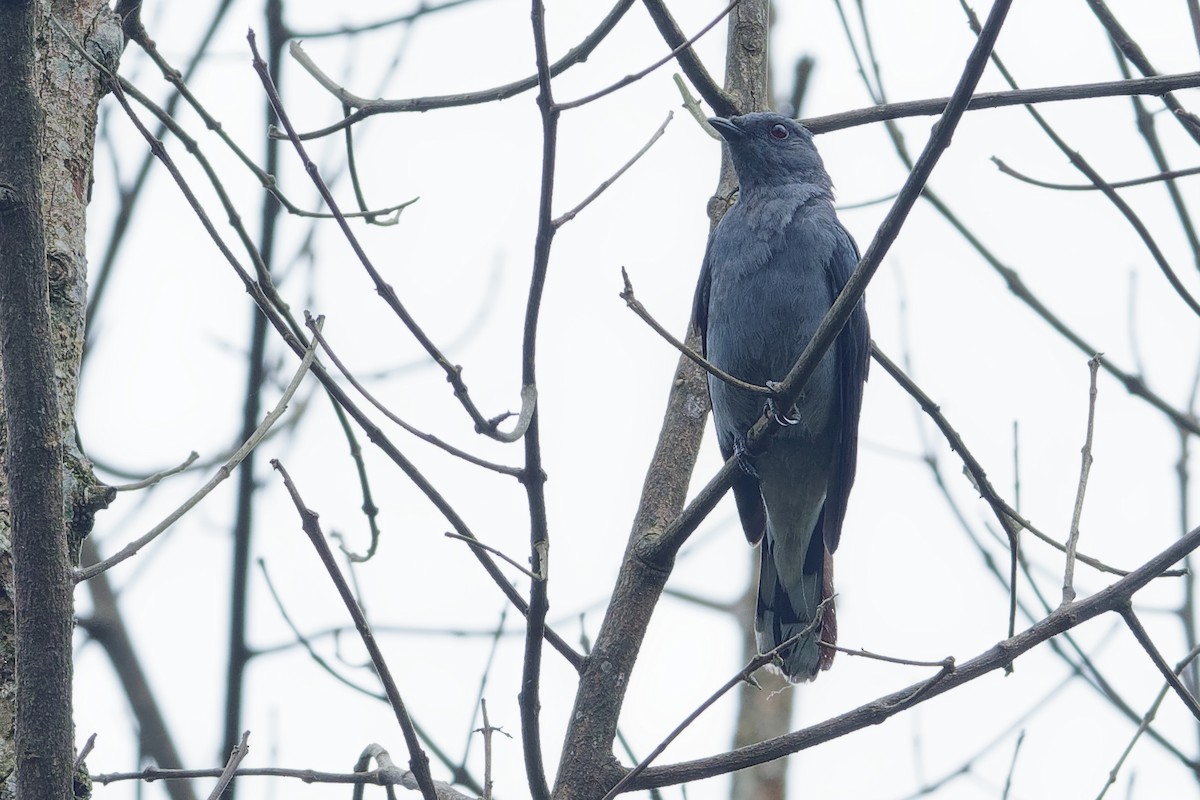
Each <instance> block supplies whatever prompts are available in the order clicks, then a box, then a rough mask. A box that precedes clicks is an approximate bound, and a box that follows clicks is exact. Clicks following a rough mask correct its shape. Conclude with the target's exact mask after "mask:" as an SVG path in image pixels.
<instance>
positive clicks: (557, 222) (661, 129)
mask: <svg viewBox="0 0 1200 800" xmlns="http://www.w3.org/2000/svg"><path fill="white" fill-rule="evenodd" d="M739 1H740V0H739ZM559 108H560V110H561V108H562V106H559ZM674 118H675V112H674V111H669V112H667V118H666V119H665V120H663V124H662V125H659V126H658V130H656V131H655V132H654V135H652V136H651V137H650V141H648V142H646V143H645V144H644V145H642V149H641V150H638V151H637V152H636V153H634V154H633V158H631V159H629V160H628V161H626V162H625V164H624V165H623V166H622V167H621V168H620V169H618V170H617V171H616V172H614V173H613V175H612V177H610V178H608V179H606V180H604V181H602V182H601V183H600V185H599V186H597V187H596V189H595V191H593V192H592V193H591V194H589V195H588V196H587V197H585V198H583V201H582V202H580V203H579V205H577V206H575V207H574V208H572V209H571V210H570V211H568V212H566V213H565V214H563V215H561V216H559V217H556V218H555V219H554V222H553V223H552V224H553V225H554V227H556V228H558V227H561V226H562V225H564V224H565V223H567V222H570V221H571V220H573V219H575V217H577V216H578V215H579V212H580V211H583V209H585V208H587V206H588V205H589V204H590V203H591V202H592V201H593V200H595V199H596V198H597V197H599V196H600V195H601V194H602V193H603V192H604V190H605V189H607V188H608V187H609V186H612V185H613V183H615V182H616V180H617V179H618V178H620V177H621V176H622V175H624V174H625V172H626V170H628V169H629V168H630V167H632V166H633V165H634V164H636V163H637V162H638V159H640V158H641V157H642V156H644V155H646V153H647V152H648V151H649V150H650V148H651V147H653V146H654V143H655V142H657V141H658V140H659V139H660V138H662V135H663V134H664V133H665V132H666V130H667V126H668V125H670V124H671V120H672V119H674Z"/></svg>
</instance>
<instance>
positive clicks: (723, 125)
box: [708, 117, 746, 142]
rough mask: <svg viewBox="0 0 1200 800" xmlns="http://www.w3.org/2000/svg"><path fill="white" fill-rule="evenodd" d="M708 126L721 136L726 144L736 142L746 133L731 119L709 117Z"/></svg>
mask: <svg viewBox="0 0 1200 800" xmlns="http://www.w3.org/2000/svg"><path fill="white" fill-rule="evenodd" d="M708 124H709V125H712V126H713V128H714V129H716V131H717V133H719V134H721V138H722V139H724V140H725V141H727V142H733V141H737V140H738V139H741V138H742V137H743V136H745V135H746V132H745V131H744V130H742V129H741V128H739V127H738V126H737V125H736V124H734V122H733V120H732V119H729V118H726V117H711V118H710V119H709V120H708Z"/></svg>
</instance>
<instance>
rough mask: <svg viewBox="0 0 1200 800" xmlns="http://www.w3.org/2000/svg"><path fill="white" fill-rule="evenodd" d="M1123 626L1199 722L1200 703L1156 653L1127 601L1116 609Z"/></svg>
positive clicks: (1159, 654)
mask: <svg viewBox="0 0 1200 800" xmlns="http://www.w3.org/2000/svg"><path fill="white" fill-rule="evenodd" d="M1117 612H1118V613H1120V615H1121V617H1122V619H1124V620H1125V624H1126V625H1128V626H1129V630H1130V632H1132V633H1133V636H1134V638H1135V639H1137V640H1138V644H1140V645H1141V646H1142V649H1143V650H1145V651H1146V654H1147V655H1148V656H1150V660H1151V661H1153V662H1154V666H1156V667H1158V671H1159V672H1161V673H1162V676H1163V677H1164V678H1166V679H1167V683H1168V684H1170V686H1171V688H1172V689H1174V690H1175V694H1177V695H1179V699H1180V700H1182V701H1183V704H1184V706H1186V707H1187V710H1188V711H1190V712H1191V714H1192V716H1193V717H1195V718H1196V719H1198V720H1200V702H1197V701H1196V698H1195V697H1194V696H1192V693H1191V692H1189V691H1188V690H1187V687H1186V686H1184V685H1183V682H1182V681H1180V680H1179V676H1178V675H1176V674H1175V672H1174V671H1173V670H1172V669H1171V667H1170V665H1169V664H1167V662H1166V659H1164V658H1163V657H1162V653H1160V652H1158V648H1157V647H1156V646H1155V645H1154V640H1153V639H1151V638H1150V634H1149V633H1147V632H1146V629H1145V628H1143V627H1142V622H1141V620H1139V619H1138V618H1137V614H1135V613H1134V611H1133V606H1132V605H1130V604H1129V602H1128V601H1126V603H1125V604H1124V605H1123V606H1121V607H1119V608H1118V609H1117Z"/></svg>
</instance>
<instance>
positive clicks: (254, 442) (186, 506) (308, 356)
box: [75, 322, 320, 583]
mask: <svg viewBox="0 0 1200 800" xmlns="http://www.w3.org/2000/svg"><path fill="white" fill-rule="evenodd" d="M319 324H320V323H319V322H318V325H319ZM316 348H317V343H316V342H315V341H314V342H311V343H310V344H309V346H308V350H307V351H305V353H304V358H303V359H301V361H300V366H299V367H298V368H297V369H296V374H295V375H293V376H292V380H291V382H290V383H288V385H287V388H286V389H284V391H283V395H282V396H281V397H280V398H279V402H278V403H276V404H275V407H274V408H273V409H271V411H270V412H269V413H268V414H267V416H266V417H265V418H264V419H263V421H262V422H261V423H260V424H259V426H258V427H257V428H255V429H254V432H253V433H252V434H251V435H250V438H248V439H247V440H246V441H245V442H243V443H242V446H241V447H239V448H238V449H237V451H236V452H235V453H234V454H233V455H232V456H230V457H229V460H228V461H226V462H225V463H224V464H222V465H221V468H220V469H218V470H217V472H216V474H214V475H213V476H212V478H210V479H209V481H208V483H206V484H204V485H203V486H201V487H200V489H199V490H198V491H197V492H196V493H195V494H193V495H192V496H191V497H189V498H188V499H187V500H186V501H184V503H183V505H181V506H179V507H178V508H176V509H175V510H174V511H172V512H171V513H170V514H168V515H167V516H166V518H165V519H163V521H162V522H160V523H158V524H157V525H155V526H154V527H153V528H151V529H150V530H149V531H147V532H146V533H145V534H143V535H142V536H140V537H138V538H137V539H134V540H133V541H132V542H130V543H129V544H127V545H125V547H123V548H121V550H120V551H119V552H117V553H115V554H114V555H111V556H109V557H108V558H106V559H104V560H103V561H100V562H97V563H95V564H92V565H91V566H88V567H85V568H83V569H77V570H75V582H76V583H79V582H81V581H86V580H88V579H89V578H94V577H95V576H97V575H99V574H100V573H102V572H107V571H108V570H110V569H112V568H113V567H115V566H116V565H117V564H120V563H121V562H122V561H125V560H126V559H128V558H132V557H133V556H134V555H136V554H137V553H138V551H139V550H141V549H142V548H143V547H145V546H146V545H148V544H150V542H152V541H154V540H155V539H157V538H158V537H159V536H160V535H161V534H162V533H163V532H164V531H166V530H167V529H168V528H170V527H171V526H172V525H174V524H175V523H176V522H177V521H178V520H179V518H180V517H182V516H183V515H184V514H186V513H187V512H188V511H190V510H191V509H192V508H194V507H195V506H196V504H197V503H199V502H200V501H201V500H203V499H204V498H205V497H207V496H208V495H209V494H210V493H211V492H212V490H213V489H215V488H217V486H219V485H220V484H221V482H222V481H224V480H225V479H226V478H228V477H229V476H230V475H232V474H233V471H234V470H235V469H237V466H238V465H239V464H241V463H242V461H243V460H244V459H245V458H246V456H247V455H249V454H250V451H252V450H253V449H254V448H255V447H257V446H258V443H259V442H261V441H262V439H263V437H264V436H266V435H267V431H269V430H270V429H271V426H272V425H274V424H275V422H276V421H277V420H278V419H279V418H280V417H282V416H283V412H285V411H287V407H288V403H289V402H290V401H291V399H292V395H294V394H295V393H296V390H297V389H299V388H300V383H301V382H302V381H303V380H304V376H305V375H307V374H308V370H309V368H310V367H311V366H312V363H313V359H314V358H315V357H316Z"/></svg>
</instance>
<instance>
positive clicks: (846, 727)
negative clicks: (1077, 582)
mask: <svg viewBox="0 0 1200 800" xmlns="http://www.w3.org/2000/svg"><path fill="white" fill-rule="evenodd" d="M1197 547H1200V528H1195V529H1193V530H1192V531H1190V532H1189V533H1188V534H1187V535H1186V536H1184V537H1182V538H1180V539H1177V540H1175V541H1173V542H1172V543H1171V544H1170V545H1169V546H1168V547H1167V548H1166V549H1164V550H1162V551H1161V552H1159V553H1158V554H1156V555H1155V556H1154V557H1152V558H1150V559H1149V560H1147V561H1146V562H1145V563H1144V564H1143V565H1142V566H1140V567H1138V568H1137V569H1136V570H1134V571H1133V572H1131V573H1130V574H1129V576H1128V577H1125V578H1122V579H1120V580H1119V581H1117V582H1116V583H1113V584H1111V585H1110V586H1108V587H1106V588H1104V589H1102V590H1101V591H1099V592H1096V593H1095V594H1093V595H1091V596H1089V597H1087V598H1085V599H1083V600H1080V601H1078V602H1076V603H1073V604H1071V605H1069V606H1063V607H1060V608H1058V609H1056V610H1054V611H1053V612H1051V613H1050V614H1049V615H1048V616H1047V617H1045V618H1044V619H1041V620H1039V621H1038V622H1036V623H1034V624H1033V625H1032V626H1030V627H1029V628H1027V629H1025V630H1024V631H1022V632H1020V633H1018V634H1017V635H1016V636H1015V637H1012V638H1010V639H1007V640H1004V641H1001V642H998V643H997V644H996V645H994V646H993V647H991V648H989V649H988V650H986V651H984V652H983V653H981V654H979V655H978V656H976V657H975V658H972V659H970V660H969V661H966V662H964V663H961V664H957V665H956V666H955V669H954V671H953V672H950V673H948V674H945V675H942V674H941V673H939V676H940V677H939V676H935V678H936V679H937V682H936V683H932V684H931V682H930V681H923V682H921V683H919V684H916V685H914V686H910V687H908V688H906V689H902V690H900V691H898V692H893V693H892V694H890V695H887V696H885V697H880V698H877V699H876V700H874V701H872V702H869V703H866V704H864V705H862V706H859V707H858V708H854V709H850V710H849V711H846V712H845V713H843V714H840V715H838V716H836V717H832V718H830V719H827V720H825V721H824V722H820V723H817V724H816V725H812V726H810V727H808V728H804V729H803V730H799V731H795V732H793V733H789V734H786V735H784V736H779V737H776V738H774V739H768V740H767V741H764V742H759V743H758V744H754V745H750V746H748V747H741V748H738V749H736V750H733V751H730V752H726V753H722V754H720V755H717V756H712V757H709V758H702V759H698V760H695V761H688V762H683V763H679V764H673V765H668V766H662V767H651V768H649V769H648V770H647V771H646V772H645V773H643V774H642V776H641V778H640V779H639V780H636V781H634V782H632V783H631V784H629V785H628V786H626V787H625V788H626V790H627V791H635V790H642V789H648V788H650V787H654V786H671V785H676V784H680V783H685V782H688V781H694V780H699V779H701V778H710V777H713V776H715V775H723V774H727V773H729V772H732V771H734V770H738V769H745V768H746V767H750V766H754V765H755V764H762V763H765V762H767V761H771V760H774V759H776V758H781V757H783V756H786V755H791V754H792V753H797V752H799V751H801V750H805V749H808V748H811V747H815V746H816V745H819V744H822V743H824V742H827V741H831V740H833V739H836V738H838V737H840V736H845V735H846V734H847V733H851V732H853V731H857V730H861V729H863V728H866V727H868V726H871V725H878V724H879V723H881V722H883V721H884V720H886V719H887V718H888V717H891V716H893V715H894V714H896V713H897V712H898V711H901V710H903V709H905V708H909V707H911V706H912V705H915V704H916V703H917V702H923V701H924V700H929V699H932V698H933V697H937V696H938V695H941V694H945V693H946V692H949V691H952V690H953V689H955V688H957V687H959V686H961V685H963V684H964V683H968V682H970V681H973V680H975V679H977V678H979V677H980V676H982V675H985V674H988V673H990V672H993V671H995V670H997V669H1003V668H1004V666H1005V665H1006V664H1008V663H1011V662H1012V661H1013V660H1014V659H1016V658H1017V657H1019V656H1020V655H1022V654H1024V653H1026V652H1028V651H1030V650H1032V649H1033V648H1034V647H1036V646H1037V645H1039V644H1041V643H1043V642H1046V641H1048V640H1050V639H1052V638H1053V637H1055V636H1058V635H1060V634H1062V633H1064V632H1066V631H1068V630H1071V629H1072V628H1075V627H1077V626H1078V625H1080V624H1082V623H1084V622H1086V621H1088V620H1090V619H1093V618H1094V617H1097V616H1099V615H1100V614H1103V613H1106V612H1109V611H1118V612H1120V610H1121V608H1122V607H1123V606H1125V605H1126V604H1127V603H1128V601H1129V598H1130V597H1132V596H1133V595H1134V594H1135V593H1136V592H1138V591H1140V590H1141V589H1142V588H1143V587H1145V586H1146V584H1148V583H1149V582H1150V581H1151V580H1153V579H1154V576H1156V575H1158V574H1159V573H1160V572H1161V571H1162V570H1164V569H1166V568H1167V567H1168V566H1170V565H1171V564H1174V563H1176V562H1177V561H1179V560H1180V559H1182V558H1184V557H1185V556H1186V555H1187V554H1188V553H1191V552H1192V551H1193V550H1195V549H1196V548H1197ZM1168 671H1170V670H1169V669H1168Z"/></svg>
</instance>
